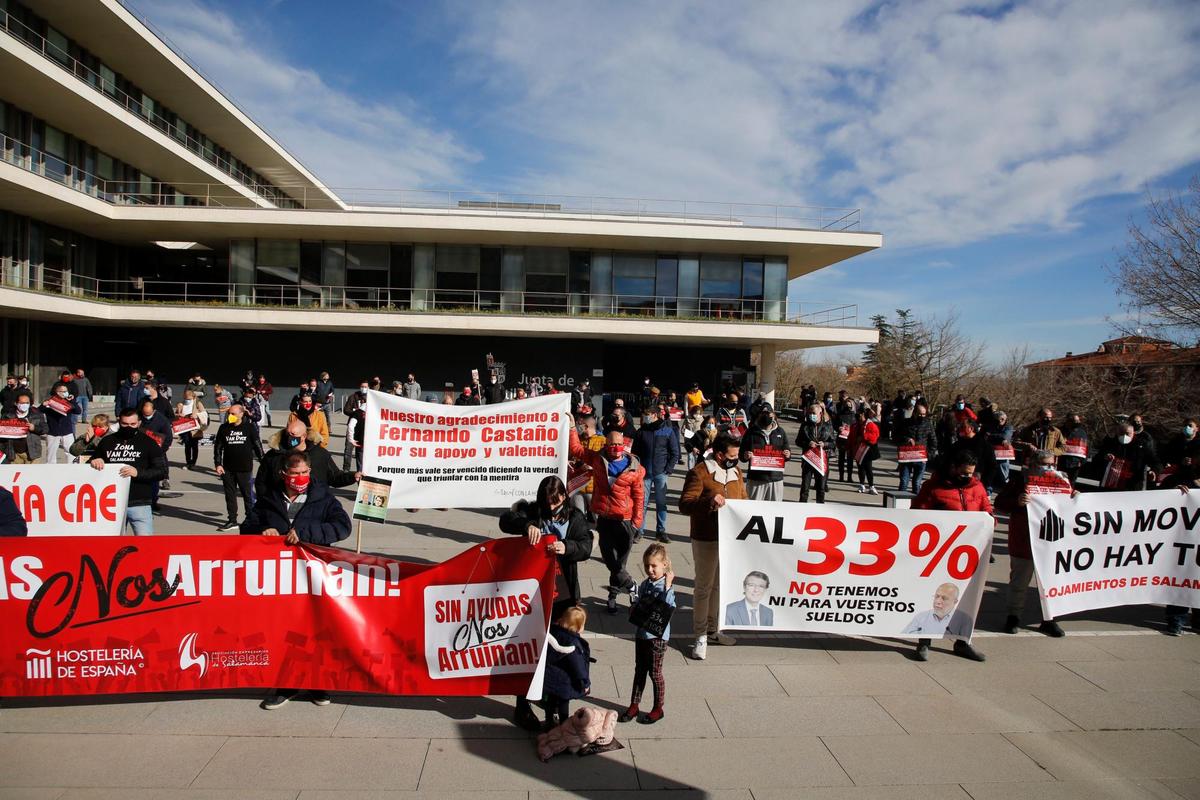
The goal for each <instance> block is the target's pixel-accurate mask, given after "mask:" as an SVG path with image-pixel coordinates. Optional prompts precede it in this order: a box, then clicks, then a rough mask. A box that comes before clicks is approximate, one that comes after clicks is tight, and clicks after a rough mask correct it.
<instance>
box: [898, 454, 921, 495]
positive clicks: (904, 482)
mask: <svg viewBox="0 0 1200 800" xmlns="http://www.w3.org/2000/svg"><path fill="white" fill-rule="evenodd" d="M924 476H925V462H924V461H905V462H904V463H902V464H901V465H900V491H902V492H912V493H913V494H916V493H917V490H918V489H920V488H921V478H923V477H924ZM910 483H911V484H912V488H911V489H909V488H908V487H909V484H910Z"/></svg>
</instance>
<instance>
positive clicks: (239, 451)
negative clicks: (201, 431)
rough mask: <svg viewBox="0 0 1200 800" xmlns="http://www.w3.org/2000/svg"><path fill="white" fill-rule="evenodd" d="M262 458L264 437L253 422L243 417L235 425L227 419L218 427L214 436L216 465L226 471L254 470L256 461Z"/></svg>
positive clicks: (214, 464)
mask: <svg viewBox="0 0 1200 800" xmlns="http://www.w3.org/2000/svg"><path fill="white" fill-rule="evenodd" d="M262 458H263V447H262V439H260V438H259V436H258V428H256V427H254V423H253V422H250V421H249V420H245V419H243V420H240V421H239V422H238V424H237V425H234V424H233V423H232V422H229V421H225V422H222V423H221V425H220V427H218V428H217V435H216V436H214V437H213V466H214V467H223V468H224V469H225V471H226V472H235V473H237V472H252V471H253V470H254V462H255V461H262Z"/></svg>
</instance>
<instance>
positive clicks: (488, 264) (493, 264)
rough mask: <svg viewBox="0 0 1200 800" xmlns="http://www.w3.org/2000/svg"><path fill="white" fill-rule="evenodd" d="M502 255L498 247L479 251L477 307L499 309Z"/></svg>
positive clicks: (484, 248)
mask: <svg viewBox="0 0 1200 800" xmlns="http://www.w3.org/2000/svg"><path fill="white" fill-rule="evenodd" d="M503 261H504V254H503V251H502V250H501V249H500V248H499V247H483V248H480V250H479V307H480V308H493V309H494V308H499V307H500V278H501V274H502V272H503Z"/></svg>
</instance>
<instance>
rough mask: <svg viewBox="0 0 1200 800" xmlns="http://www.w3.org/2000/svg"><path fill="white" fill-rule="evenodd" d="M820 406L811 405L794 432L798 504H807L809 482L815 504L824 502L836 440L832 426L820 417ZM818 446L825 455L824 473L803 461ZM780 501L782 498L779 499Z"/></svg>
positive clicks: (817, 404)
mask: <svg viewBox="0 0 1200 800" xmlns="http://www.w3.org/2000/svg"><path fill="white" fill-rule="evenodd" d="M823 408H824V406H822V405H821V404H820V403H811V404H809V406H808V409H807V410H806V411H805V415H804V421H803V422H801V423H800V430H799V431H797V432H796V447H797V449H799V451H800V457H801V461H800V470H801V472H800V502H801V503H807V502H808V483H809V481H810V480H811V481H812V482H813V483H814V484H815V485H816V487H817V502H818V503H824V502H825V486H826V477H827V476H828V475H829V453H830V451H831V450H833V443H834V440H835V439H836V438H837V436H836V434H835V433H834V432H833V426H832V425H830V424H829V423H828V422H826V421H824V420H823V419H822V418H821V416H822V409H823ZM817 445H820V449H821V450H822V451H823V452H824V453H825V471H824V472H821V471H820V470H818V469H817V468H816V467H814V466H813V465H812V464H810V463H808V461H806V460H804V454H805V453H806V452H808V451H809V450H812V449H813V448H814V447H815V446H817ZM779 499H780V500H782V499H783V498H782V497H780V498H779Z"/></svg>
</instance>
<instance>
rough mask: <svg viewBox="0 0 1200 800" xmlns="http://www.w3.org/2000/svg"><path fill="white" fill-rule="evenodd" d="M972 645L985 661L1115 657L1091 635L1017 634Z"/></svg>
mask: <svg viewBox="0 0 1200 800" xmlns="http://www.w3.org/2000/svg"><path fill="white" fill-rule="evenodd" d="M1138 638H1143V637H1138ZM975 644H976V645H978V646H979V649H980V650H983V651H984V653H985V654H986V655H987V659H988V662H1000V661H1005V662H1007V661H1017V662H1022V663H1031V662H1035V661H1113V660H1116V656H1114V655H1113V654H1112V653H1110V652H1108V651H1107V650H1105V649H1104V648H1102V647H1100V646H1099V645H1098V644H1096V637H1094V636H1067V637H1065V638H1062V639H1054V638H1051V637H1049V636H1044V635H1042V634H1040V633H1020V634H1017V635H1014V636H1007V635H1006V636H988V637H977V638H976V639H975Z"/></svg>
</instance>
